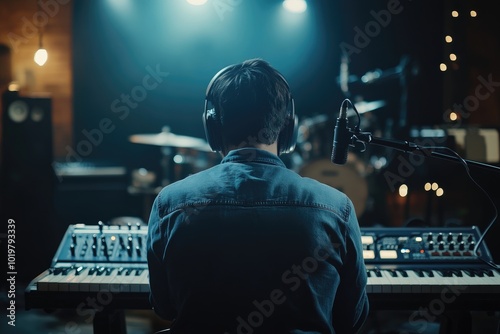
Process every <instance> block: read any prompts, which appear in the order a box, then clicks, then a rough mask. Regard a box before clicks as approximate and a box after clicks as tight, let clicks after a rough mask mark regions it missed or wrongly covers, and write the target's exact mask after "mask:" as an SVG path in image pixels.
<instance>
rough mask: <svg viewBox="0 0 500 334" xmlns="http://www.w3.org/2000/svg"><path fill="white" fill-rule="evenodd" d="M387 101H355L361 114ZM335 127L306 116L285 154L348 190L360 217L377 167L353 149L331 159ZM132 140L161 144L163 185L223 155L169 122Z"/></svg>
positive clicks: (305, 171)
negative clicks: (341, 159) (340, 161)
mask: <svg viewBox="0 0 500 334" xmlns="http://www.w3.org/2000/svg"><path fill="white" fill-rule="evenodd" d="M384 105H385V102H384V101H372V102H358V103H355V106H356V109H357V110H358V112H359V113H360V114H365V113H366V114H369V113H370V112H371V111H374V110H376V109H379V108H381V107H383V106H384ZM347 115H348V117H354V116H355V112H354V110H351V109H349V110H348V114H347ZM333 131H334V119H331V118H330V117H328V116H326V115H317V116H313V117H310V118H305V119H303V120H302V121H301V122H300V123H299V128H298V137H297V146H296V149H295V151H294V152H293V153H290V154H286V155H283V156H281V158H282V159H283V161H284V162H285V164H286V165H287V167H288V168H290V169H292V170H294V171H296V172H298V173H299V174H300V175H302V176H305V177H310V178H313V179H316V180H318V181H320V182H322V183H324V184H327V185H329V186H331V187H334V188H337V189H339V190H340V191H342V192H344V193H345V194H346V195H348V196H349V197H350V199H351V200H352V201H353V204H354V207H355V209H356V214H357V216H358V217H360V216H361V215H362V214H363V212H364V211H365V208H366V205H367V201H368V197H369V189H368V183H367V181H366V178H367V176H368V175H369V174H370V173H372V172H373V170H374V168H372V166H370V165H371V163H370V161H369V160H367V159H366V158H363V157H362V156H360V155H359V154H357V153H351V152H350V153H349V156H348V160H347V163H346V164H345V165H335V164H333V163H332V162H331V161H330V155H331V150H332V140H333ZM129 141H130V142H131V143H135V144H144V145H153V146H157V147H159V148H161V152H162V159H161V161H160V164H161V167H162V173H163V175H162V180H161V185H160V186H161V187H163V186H166V185H168V184H170V183H172V182H175V181H178V180H180V179H183V178H184V177H186V176H188V175H190V174H194V173H196V172H199V171H202V170H205V169H207V168H210V167H212V166H214V165H216V164H218V163H219V162H220V159H221V156H220V155H219V154H218V153H216V152H212V150H211V149H210V146H209V145H208V143H207V142H206V140H205V139H201V138H196V137H190V136H185V135H178V134H174V133H172V132H171V131H170V128H169V127H167V126H166V127H164V128H163V129H162V131H161V132H160V133H154V134H135V135H132V136H130V137H129Z"/></svg>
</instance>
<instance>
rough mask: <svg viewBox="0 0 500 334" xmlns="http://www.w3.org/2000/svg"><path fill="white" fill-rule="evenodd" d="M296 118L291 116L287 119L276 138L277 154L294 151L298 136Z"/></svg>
mask: <svg viewBox="0 0 500 334" xmlns="http://www.w3.org/2000/svg"><path fill="white" fill-rule="evenodd" d="M298 123H299V121H298V118H297V116H295V115H293V116H292V118H290V117H288V118H287V120H286V124H285V126H284V127H283V129H282V130H281V132H280V135H279V137H278V152H279V154H283V153H290V152H292V151H293V150H294V149H295V144H296V143H297V135H298Z"/></svg>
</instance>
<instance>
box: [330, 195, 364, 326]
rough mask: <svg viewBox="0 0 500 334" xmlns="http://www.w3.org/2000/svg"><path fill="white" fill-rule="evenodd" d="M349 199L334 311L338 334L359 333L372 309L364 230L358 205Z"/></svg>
mask: <svg viewBox="0 0 500 334" xmlns="http://www.w3.org/2000/svg"><path fill="white" fill-rule="evenodd" d="M348 202H349V203H348V212H349V214H348V219H347V229H346V235H345V242H346V245H345V247H346V254H345V258H344V261H343V267H342V269H341V272H340V286H339V288H338V290H337V295H336V299H335V303H334V310H333V326H334V328H335V331H336V332H337V333H355V332H357V331H358V330H359V329H360V328H361V326H362V325H363V323H364V322H365V320H366V318H367V317H368V311H369V303H368V296H367V294H366V284H367V275H366V267H365V264H364V259H363V245H362V243H361V231H360V229H359V225H358V220H357V218H356V215H355V211H354V207H353V205H352V203H351V201H348Z"/></svg>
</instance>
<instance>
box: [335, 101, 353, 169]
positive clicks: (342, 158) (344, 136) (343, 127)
mask: <svg viewBox="0 0 500 334" xmlns="http://www.w3.org/2000/svg"><path fill="white" fill-rule="evenodd" d="M347 104H348V103H346V101H344V102H343V103H342V105H341V107H340V113H339V118H337V124H336V125H335V134H334V136H333V149H332V157H331V160H332V162H333V163H334V164H337V165H343V164H345V163H346V162H347V153H348V151H349V142H350V139H351V132H350V129H349V128H348V126H347Z"/></svg>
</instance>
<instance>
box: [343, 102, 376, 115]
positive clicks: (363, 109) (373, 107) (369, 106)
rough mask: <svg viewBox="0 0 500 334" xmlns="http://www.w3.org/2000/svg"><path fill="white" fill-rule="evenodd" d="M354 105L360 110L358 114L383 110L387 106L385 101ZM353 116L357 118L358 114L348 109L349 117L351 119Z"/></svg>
mask: <svg viewBox="0 0 500 334" xmlns="http://www.w3.org/2000/svg"><path fill="white" fill-rule="evenodd" d="M354 105H355V106H356V109H357V110H358V112H359V113H360V114H364V113H366V112H370V111H373V110H377V109H379V108H382V107H383V106H385V101H383V100H379V101H370V102H367V101H360V102H356V103H354ZM351 116H356V112H355V111H354V109H353V108H349V109H347V117H351Z"/></svg>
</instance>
